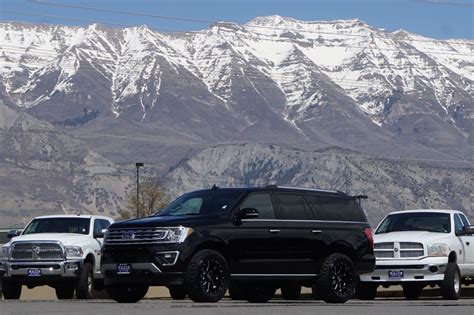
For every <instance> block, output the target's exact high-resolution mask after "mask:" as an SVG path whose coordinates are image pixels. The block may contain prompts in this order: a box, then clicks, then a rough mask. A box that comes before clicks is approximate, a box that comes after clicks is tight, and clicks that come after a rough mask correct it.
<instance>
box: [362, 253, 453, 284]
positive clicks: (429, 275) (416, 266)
mask: <svg viewBox="0 0 474 315" xmlns="http://www.w3.org/2000/svg"><path fill="white" fill-rule="evenodd" d="M447 264H448V258H447V257H427V258H424V259H420V260H391V261H390V260H387V261H377V265H376V267H375V270H374V271H373V272H371V273H367V274H362V275H360V281H363V282H374V283H381V284H400V283H404V282H440V281H443V279H444V272H445V270H446V266H447ZM390 271H402V272H403V277H401V278H391V277H389V272H390Z"/></svg>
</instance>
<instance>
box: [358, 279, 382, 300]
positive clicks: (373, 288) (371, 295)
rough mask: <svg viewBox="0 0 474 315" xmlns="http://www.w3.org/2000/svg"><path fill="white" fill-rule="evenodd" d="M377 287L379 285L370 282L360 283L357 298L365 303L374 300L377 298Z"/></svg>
mask: <svg viewBox="0 0 474 315" xmlns="http://www.w3.org/2000/svg"><path fill="white" fill-rule="evenodd" d="M377 286H378V285H376V284H373V283H370V282H361V281H359V283H358V285H357V289H356V291H357V292H356V296H357V298H358V299H359V300H363V301H369V300H374V299H375V297H376V296H377Z"/></svg>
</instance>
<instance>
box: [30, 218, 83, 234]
mask: <svg viewBox="0 0 474 315" xmlns="http://www.w3.org/2000/svg"><path fill="white" fill-rule="evenodd" d="M90 221H91V220H90V219H88V218H45V219H34V220H33V221H31V223H30V224H29V225H28V226H27V227H26V229H25V231H24V232H23V235H25V234H35V233H75V234H86V235H87V234H89V226H90Z"/></svg>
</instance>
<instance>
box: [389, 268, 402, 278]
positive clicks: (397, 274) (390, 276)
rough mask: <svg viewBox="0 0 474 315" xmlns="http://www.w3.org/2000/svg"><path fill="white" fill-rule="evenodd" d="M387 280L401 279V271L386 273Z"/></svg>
mask: <svg viewBox="0 0 474 315" xmlns="http://www.w3.org/2000/svg"><path fill="white" fill-rule="evenodd" d="M388 278H389V279H401V278H403V270H396V271H393V270H390V271H389V272H388Z"/></svg>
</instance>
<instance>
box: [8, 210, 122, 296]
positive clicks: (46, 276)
mask: <svg viewBox="0 0 474 315" xmlns="http://www.w3.org/2000/svg"><path fill="white" fill-rule="evenodd" d="M111 223H113V220H112V219H111V218H108V217H104V216H96V215H54V216H42V217H37V218H34V219H33V220H31V221H30V223H28V225H27V226H26V228H25V229H24V230H23V231H22V232H21V233H19V232H18V231H16V230H12V231H10V232H9V234H8V237H9V238H11V241H10V242H8V243H7V244H5V245H3V246H2V247H1V252H0V276H2V289H3V296H4V298H5V299H18V298H20V295H21V290H22V285H26V286H27V287H28V288H33V287H36V286H41V285H49V286H51V287H53V288H54V289H55V290H56V296H57V297H58V299H71V298H73V296H74V292H75V293H76V296H77V297H78V298H80V299H87V298H90V296H91V291H92V289H96V290H97V289H102V288H103V277H102V274H101V272H100V258H101V248H102V242H103V237H104V233H103V232H104V229H107V227H108V226H109V225H110V224H111Z"/></svg>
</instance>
